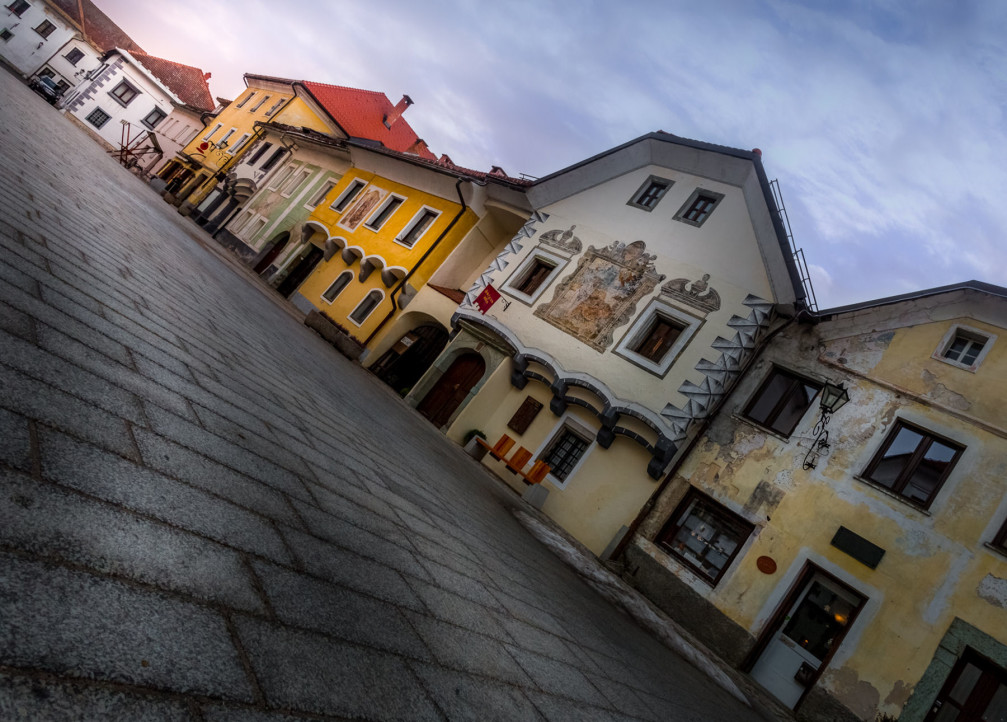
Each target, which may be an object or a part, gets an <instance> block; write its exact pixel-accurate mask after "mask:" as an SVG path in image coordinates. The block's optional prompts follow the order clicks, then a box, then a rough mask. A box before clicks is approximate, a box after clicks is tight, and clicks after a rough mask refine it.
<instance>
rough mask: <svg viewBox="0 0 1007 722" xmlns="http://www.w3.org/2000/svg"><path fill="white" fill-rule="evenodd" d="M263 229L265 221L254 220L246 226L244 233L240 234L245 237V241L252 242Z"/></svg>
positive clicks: (261, 219)
mask: <svg viewBox="0 0 1007 722" xmlns="http://www.w3.org/2000/svg"><path fill="white" fill-rule="evenodd" d="M265 227H266V219H265V218H256V219H255V220H254V221H252V223H251V224H250V225H249V226H248V228H247V229H245V232H244V233H242V235H243V236H244V237H245V240H247V241H251V240H254V239H255V237H256V236H257V235H259V233H260V232H261V231H262V229H263V228H265Z"/></svg>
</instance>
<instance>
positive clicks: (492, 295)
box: [476, 284, 500, 313]
mask: <svg viewBox="0 0 1007 722" xmlns="http://www.w3.org/2000/svg"><path fill="white" fill-rule="evenodd" d="M499 298H500V292H499V291H498V290H496V289H495V288H493V286H490V285H488V284H487V286H486V288H484V289H483V292H482V293H480V294H479V295H478V296H476V306H477V307H478V308H479V313H486V312H487V311H489V310H490V307H491V306H492V305H493V304H494V303H496V302H497V299H499Z"/></svg>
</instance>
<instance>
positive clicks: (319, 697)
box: [0, 72, 761, 722]
mask: <svg viewBox="0 0 1007 722" xmlns="http://www.w3.org/2000/svg"><path fill="white" fill-rule="evenodd" d="M0 94H2V97H3V99H4V100H3V103H2V104H0V193H2V199H0V244H2V247H3V257H2V258H3V260H2V263H0V276H2V283H0V429H2V433H0V477H2V480H3V488H2V493H0V719H3V720H5V721H6V720H39V719H43V720H45V719H54V720H55V719H59V720H63V719H101V720H106V719H124V720H189V719H192V720H205V721H207V722H215V721H218V720H219V721H223V720H276V721H279V720H291V719H344V718H367V719H404V720H427V719H433V720H439V719H452V720H464V719H472V720H490V719H501V720H537V719H548V720H577V721H578V722H580V721H583V720H595V719H597V720H620V719H644V720H732V721H733V722H744V721H745V720H756V719H761V717H760V716H759V715H758V714H757V713H756V712H755V711H753V710H752V709H749V708H747V707H745V706H744V705H743V704H741V703H740V702H738V701H737V700H735V699H734V698H732V697H731V696H730V695H728V694H726V693H725V692H723V691H722V690H721V689H720V688H719V687H718V686H717V685H715V684H714V683H713V682H711V681H710V680H709V679H708V678H707V677H705V676H704V675H703V674H702V673H701V672H699V671H698V670H697V669H695V668H694V667H692V666H691V665H689V664H688V663H686V662H684V661H683V660H682V659H681V658H680V657H678V656H676V655H675V654H674V653H673V652H671V651H670V650H669V649H667V648H666V647H665V646H663V645H662V644H660V643H659V642H658V641H656V640H654V639H653V638H651V636H650V635H648V634H647V633H646V632H645V631H644V630H643V629H641V628H640V627H639V626H637V625H636V623H635V622H633V620H632V619H630V618H629V617H628V616H626V615H625V614H623V613H622V612H620V611H619V610H617V609H616V608H615V607H613V606H612V605H611V604H610V603H608V602H607V601H605V600H604V599H602V598H601V597H600V596H598V595H597V594H596V593H595V592H594V591H593V590H592V589H590V588H589V587H588V586H587V585H585V584H584V583H583V582H582V581H581V579H580V578H579V577H578V576H577V575H576V574H575V573H574V572H573V571H572V570H571V569H570V568H568V567H567V566H566V565H565V564H564V563H563V562H562V561H560V560H559V559H558V558H556V557H555V556H554V555H553V554H552V553H551V552H550V551H549V550H548V549H546V548H545V547H544V546H543V545H542V544H541V543H540V542H539V541H537V540H536V539H535V538H534V537H533V536H531V535H530V534H529V533H528V532H527V531H526V530H525V528H524V527H523V526H522V525H521V524H519V523H518V521H517V520H516V519H515V516H514V513H513V511H514V510H515V509H519V508H522V507H523V503H522V502H521V501H520V499H519V498H518V497H517V496H515V495H514V494H512V493H511V492H510V491H509V490H507V489H506V488H504V487H503V485H501V484H498V483H497V482H495V481H494V480H493V479H492V478H491V477H489V476H488V475H487V474H486V473H485V472H484V471H483V470H482V469H481V468H480V466H479V465H478V464H477V463H476V462H475V461H473V460H472V459H470V458H468V457H467V456H466V455H465V454H464V452H463V451H462V450H461V449H460V448H459V447H457V446H456V445H454V444H453V443H451V442H449V441H448V440H447V439H445V438H444V437H443V436H442V435H441V434H439V433H438V432H437V431H436V430H435V429H434V428H433V427H432V426H430V425H429V424H427V423H426V422H425V421H424V420H423V419H422V418H421V417H420V416H419V415H418V414H416V413H415V412H414V411H412V410H411V409H409V408H408V407H406V406H405V405H404V404H403V403H402V402H401V401H400V400H399V399H398V398H397V396H396V395H395V394H394V393H393V392H392V391H391V390H390V389H388V388H386V387H385V386H383V385H382V384H381V383H380V382H378V381H377V380H376V379H375V378H374V377H372V376H371V375H370V374H368V373H367V372H365V371H364V370H362V369H361V368H360V367H359V366H356V365H354V364H351V363H350V362H349V361H347V360H346V359H345V358H343V357H342V356H340V355H339V354H338V353H337V352H336V351H335V350H334V349H333V348H331V347H330V346H329V345H327V344H326V343H325V342H324V341H323V340H322V339H321V338H320V337H318V336H317V335H315V334H314V333H313V332H312V331H311V330H309V329H308V328H306V327H305V326H304V325H303V324H301V322H300V321H299V319H298V318H297V314H296V312H294V311H293V310H292V307H289V306H287V305H286V302H285V301H283V300H282V299H279V298H278V297H271V296H270V292H269V291H268V290H267V289H265V288H264V286H262V285H261V284H259V283H258V281H257V280H256V279H255V278H253V277H251V276H250V274H248V273H247V272H243V271H242V269H240V268H237V267H236V264H235V263H233V262H229V261H227V260H224V259H222V258H221V257H220V255H219V254H220V251H218V250H211V249H209V248H208V245H209V244H212V243H213V241H212V240H210V238H209V236H207V235H206V234H205V233H204V232H203V231H202V230H201V229H199V228H198V227H196V226H195V225H194V224H192V223H191V222H189V221H188V220H187V219H184V218H182V217H181V216H179V215H178V213H177V212H176V210H175V209H174V208H173V207H171V206H169V205H168V204H166V203H164V202H163V201H162V200H161V199H160V198H159V197H158V196H157V195H156V194H155V193H154V192H153V191H151V190H150V189H149V188H148V187H146V186H145V185H144V184H143V183H142V182H141V181H140V180H138V179H137V178H135V177H134V176H132V175H131V174H130V173H129V172H127V171H126V170H124V169H123V168H122V167H120V166H119V165H117V164H116V162H115V161H114V160H113V159H112V158H110V157H109V156H108V155H107V154H106V153H104V151H103V150H102V149H101V148H100V147H99V146H98V145H97V144H96V143H94V142H93V141H91V140H90V139H89V138H87V137H86V136H85V134H84V133H83V131H81V130H80V129H79V128H77V127H76V126H74V125H72V124H71V123H70V122H69V121H68V120H67V119H66V118H64V117H63V116H62V115H61V114H60V113H59V112H58V111H57V110H55V109H54V108H52V107H50V106H49V105H47V104H46V103H45V102H44V101H43V100H42V99H41V98H40V97H38V96H36V95H35V94H34V93H32V92H31V91H30V90H29V89H28V88H27V87H25V86H24V85H23V84H21V83H20V82H19V81H18V80H17V79H15V78H13V77H12V76H11V75H10V74H9V73H7V72H0Z"/></svg>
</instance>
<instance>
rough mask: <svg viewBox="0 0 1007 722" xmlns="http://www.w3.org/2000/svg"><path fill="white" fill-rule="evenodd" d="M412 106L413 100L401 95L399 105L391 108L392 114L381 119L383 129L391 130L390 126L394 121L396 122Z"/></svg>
mask: <svg viewBox="0 0 1007 722" xmlns="http://www.w3.org/2000/svg"><path fill="white" fill-rule="evenodd" d="M412 104H413V99H412V98H410V97H409V96H408V95H403V96H402V100H400V101H399V104H398V105H396V106H395V107H394V108H392V112H391V113H387V114H385V117H384V118H383V120H384V123H385V127H386V128H391V127H392V125H393V124H394V123H395V121H396V120H398V119H399V118H400V117H401V116H402V114H403V113H405V112H406V108H408V107H409V106H410V105H412Z"/></svg>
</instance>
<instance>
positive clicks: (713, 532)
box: [621, 281, 1007, 722]
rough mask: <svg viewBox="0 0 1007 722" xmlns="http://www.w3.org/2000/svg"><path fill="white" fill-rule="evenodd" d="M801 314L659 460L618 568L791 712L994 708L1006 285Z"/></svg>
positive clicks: (1004, 607)
mask: <svg viewBox="0 0 1007 722" xmlns="http://www.w3.org/2000/svg"><path fill="white" fill-rule="evenodd" d="M806 320H811V321H813V323H806V322H802V321H795V322H789V323H787V324H786V325H785V326H783V327H782V329H781V330H780V332H779V333H778V335H776V336H775V337H773V338H772V341H771V342H770V343H769V344H768V345H766V347H765V348H764V349H762V350H761V351H760V352H759V355H758V356H757V357H756V359H755V362H754V363H753V365H752V366H751V367H750V368H749V369H748V371H747V372H746V375H745V377H744V378H743V379H742V381H741V382H740V383H739V384H738V386H737V387H736V388H735V390H734V392H733V393H732V394H731V395H730V396H729V397H728V398H727V400H726V403H725V405H724V407H723V409H722V410H721V412H720V413H719V414H718V415H717V416H716V417H715V418H714V419H713V420H712V422H711V423H710V424H709V425H708V426H706V428H704V429H703V433H702V435H701V436H700V437H699V438H698V440H697V443H696V444H695V445H694V446H693V448H692V450H691V452H690V453H689V454H688V455H687V456H685V457H683V459H682V460H681V462H680V463H679V464H677V465H676V466H675V467H674V468H673V470H672V472H671V474H670V475H669V476H668V477H667V479H666V481H665V482H664V483H663V484H662V487H661V489H660V490H659V491H658V492H657V493H656V494H655V496H654V498H653V500H652V509H650V511H649V514H647V515H646V516H645V517H644V518H642V523H641V524H640V525H639V526H638V528H636V529H635V530H634V531H635V533H634V534H633V535H632V536H631V538H630V539H629V540H628V542H629V543H628V544H627V545H626V547H625V550H624V554H623V556H622V559H621V560H622V561H623V562H624V563H625V569H626V578H627V579H628V580H629V581H631V582H632V583H633V584H635V585H636V586H637V587H638V588H639V589H641V590H642V591H644V592H645V593H646V594H647V595H648V596H649V597H650V598H651V599H652V600H653V601H654V602H655V603H657V604H658V605H659V606H661V607H662V608H664V609H665V610H666V611H667V612H668V613H669V614H671V615H672V616H673V617H674V618H675V619H677V620H678V621H679V622H680V623H682V624H684V625H685V626H687V627H688V628H689V629H691V631H692V632H693V633H695V634H696V635H697V636H698V637H699V638H701V639H702V640H703V641H705V642H706V643H707V644H708V645H709V646H710V647H711V648H713V649H714V650H716V651H717V652H718V653H720V654H721V655H722V656H723V657H725V658H726V659H728V660H730V661H731V662H733V663H735V664H737V665H738V666H739V667H740V668H742V669H744V670H746V671H748V672H749V673H750V674H751V676H752V677H753V678H754V679H755V680H756V681H757V682H759V683H760V684H762V685H763V686H764V687H766V688H767V689H768V690H770V691H771V692H772V693H773V694H774V695H776V696H777V697H778V698H779V699H780V700H781V701H783V702H784V703H785V704H787V705H788V706H791V707H796V711H797V716H798V718H799V719H802V720H826V719H827V720H846V719H850V720H874V719H875V716H876V715H877V714H878V713H884V714H888V715H892V716H896V717H898V719H899V720H901V721H902V722H911V721H912V722H916V721H922V720H945V719H948V720H954V719H957V720H966V719H968V720H980V719H1003V715H1004V713H1005V711H1007V706H1005V705H1007V482H1005V479H1007V412H1005V411H1004V408H1005V403H1004V402H1005V399H1007V346H1005V345H1004V339H1001V338H999V337H1000V336H1002V335H1004V332H1005V330H1007V289H1005V288H1002V287H997V286H991V285H989V284H983V283H979V282H975V281H972V282H968V283H962V284H958V285H956V286H948V287H943V288H938V289H932V290H928V291H920V292H917V293H913V294H908V295H907V296H904V297H896V298H889V299H881V300H877V301H871V302H867V303H862V304H857V305H855V306H850V307H845V308H841V309H834V310H831V311H825V312H822V313H821V314H819V315H818V316H816V317H815V318H813V319H811V318H809V319H806ZM831 385H837V386H836V387H838V385H842V386H843V387H844V388H845V389H846V391H847V393H848V397H849V401H848V403H846V404H845V405H843V406H841V407H840V408H838V410H836V411H835V413H834V414H833V415H832V416H831V418H830V419H829V420H828V421H826V422H825V423H824V424H823V422H822V415H823V411H822V410H821V409H820V408H819V407H820V402H821V400H822V399H823V398H824V397H825V391H826V390H831V389H833V386H831ZM823 427H824V430H825V431H826V432H827V436H823V434H822V433H821V432H822V430H823ZM823 439H824V440H825V441H826V443H827V444H828V445H827V446H821V445H820V443H819V442H820V441H821V440H823ZM998 715H999V716H998Z"/></svg>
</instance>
